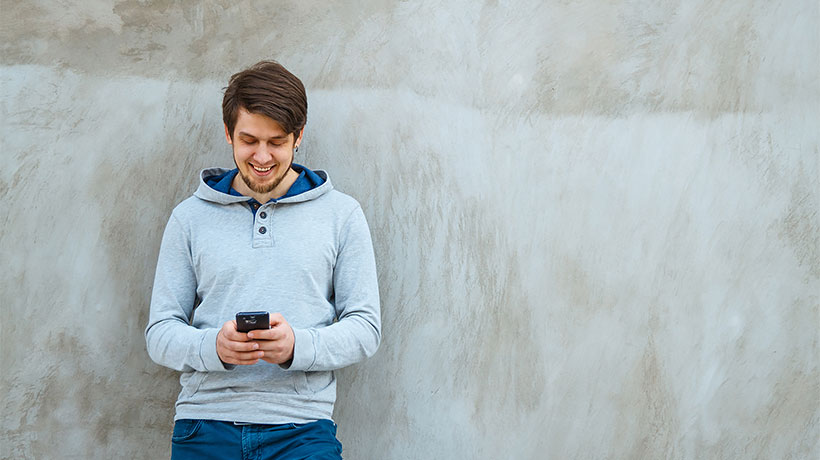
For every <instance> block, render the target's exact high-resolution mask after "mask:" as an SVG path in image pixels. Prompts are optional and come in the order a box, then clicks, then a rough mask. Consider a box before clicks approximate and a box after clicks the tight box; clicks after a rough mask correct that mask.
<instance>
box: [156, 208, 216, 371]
mask: <svg viewBox="0 0 820 460" xmlns="http://www.w3.org/2000/svg"><path fill="white" fill-rule="evenodd" d="M196 286H197V282H196V274H195V273H194V267H193V259H192V257H191V244H190V239H189V235H188V233H187V232H186V231H185V229H184V228H183V226H182V224H181V222H180V221H179V219H178V218H177V217H176V216H175V215H174V214H171V217H170V219H168V225H166V227H165V233H164V234H163V236H162V245H161V246H160V250H159V259H158V261H157V271H156V275H155V277H154V289H153V292H152V294H151V312H150V315H149V318H148V326H147V327H146V328H145V342H146V345H147V347H148V354H149V355H150V356H151V359H152V360H154V362H156V363H157V364H160V365H162V366H166V367H170V368H171V369H175V370H178V371H191V370H197V371H224V370H227V369H229V368H230V367H231V366H229V367H226V366H225V365H223V363H222V361H221V360H220V359H219V355H217V353H216V338H217V333H218V332H219V329H216V328H209V329H197V328H195V327H193V326H191V315H192V313H193V310H194V301H195V299H196Z"/></svg>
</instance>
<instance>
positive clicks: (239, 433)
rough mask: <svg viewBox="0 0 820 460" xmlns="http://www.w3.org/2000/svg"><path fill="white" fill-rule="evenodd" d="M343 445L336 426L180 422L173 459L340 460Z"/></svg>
mask: <svg viewBox="0 0 820 460" xmlns="http://www.w3.org/2000/svg"><path fill="white" fill-rule="evenodd" d="M341 458H342V444H341V443H340V442H339V440H338V439H336V424H335V423H333V422H332V421H330V420H319V421H316V422H311V423H305V424H298V425H297V424H293V423H287V424H284V425H243V424H235V423H233V422H222V421H217V420H191V419H182V420H177V421H176V423H174V435H173V438H172V439H171V459H172V460H189V459H190V460H193V459H202V460H204V459H219V460H223V459H224V460H229V459H236V460H268V459H276V460H280V459H281V460H296V459H314V460H325V459H328V460H330V459H333V460H339V459H341Z"/></svg>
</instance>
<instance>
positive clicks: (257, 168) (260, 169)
mask: <svg viewBox="0 0 820 460" xmlns="http://www.w3.org/2000/svg"><path fill="white" fill-rule="evenodd" d="M251 166H252V167H253V169H255V170H256V171H258V172H268V171H270V170H271V168H273V166H268V167H267V168H260V167H259V166H255V165H251Z"/></svg>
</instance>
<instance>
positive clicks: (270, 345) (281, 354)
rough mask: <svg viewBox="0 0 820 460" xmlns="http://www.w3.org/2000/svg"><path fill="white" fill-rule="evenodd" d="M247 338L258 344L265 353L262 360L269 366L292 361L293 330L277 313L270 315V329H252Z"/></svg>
mask: <svg viewBox="0 0 820 460" xmlns="http://www.w3.org/2000/svg"><path fill="white" fill-rule="evenodd" d="M248 338H249V339H251V340H253V341H254V342H256V343H258V344H259V350H261V351H263V352H265V355H264V356H262V360H264V361H267V362H269V363H271V364H283V363H286V362H288V361H290V360H292V359H293V344H294V341H295V339H294V337H293V329H291V327H290V324H288V322H287V321H285V317H284V316H282V315H281V314H279V313H274V314H272V315H270V329H254V330H252V331H250V332H248Z"/></svg>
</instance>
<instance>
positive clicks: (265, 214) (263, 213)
mask: <svg viewBox="0 0 820 460" xmlns="http://www.w3.org/2000/svg"><path fill="white" fill-rule="evenodd" d="M259 217H261V218H262V219H264V218H265V217H268V213H266V212H265V211H262V212H260V213H259Z"/></svg>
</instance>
